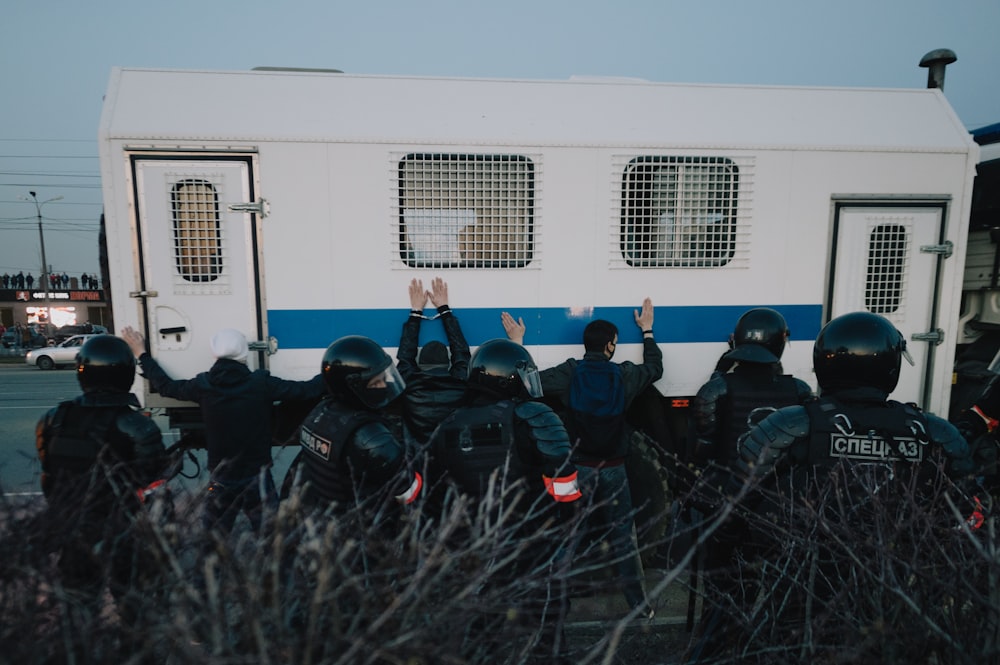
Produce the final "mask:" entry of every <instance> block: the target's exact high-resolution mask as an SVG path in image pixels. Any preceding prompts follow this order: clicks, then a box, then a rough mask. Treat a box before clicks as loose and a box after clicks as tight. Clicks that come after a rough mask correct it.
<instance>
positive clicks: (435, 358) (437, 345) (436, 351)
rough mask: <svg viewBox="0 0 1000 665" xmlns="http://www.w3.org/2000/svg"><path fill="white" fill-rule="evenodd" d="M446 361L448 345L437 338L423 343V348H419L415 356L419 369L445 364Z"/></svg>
mask: <svg viewBox="0 0 1000 665" xmlns="http://www.w3.org/2000/svg"><path fill="white" fill-rule="evenodd" d="M448 362H449V358H448V347H447V346H445V345H444V344H443V343H441V342H439V341H437V340H432V341H430V342H427V343H426V344H424V346H423V348H421V349H420V355H418V356H417V364H418V365H420V368H421V369H427V368H428V367H438V366H441V365H445V366H446V365H447V364H448Z"/></svg>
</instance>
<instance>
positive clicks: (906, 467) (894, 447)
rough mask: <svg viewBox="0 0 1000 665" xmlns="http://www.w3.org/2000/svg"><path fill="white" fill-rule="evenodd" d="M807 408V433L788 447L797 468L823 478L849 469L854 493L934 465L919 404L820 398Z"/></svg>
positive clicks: (864, 493) (800, 479)
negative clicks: (803, 437)
mask: <svg viewBox="0 0 1000 665" xmlns="http://www.w3.org/2000/svg"><path fill="white" fill-rule="evenodd" d="M806 410H807V413H808V414H809V437H808V439H804V440H803V442H802V443H800V444H796V445H794V446H793V447H792V448H791V450H790V451H789V452H790V454H791V459H792V462H793V464H794V465H795V467H796V468H797V469H799V470H805V469H810V468H811V469H813V470H814V471H815V472H816V474H817V475H818V476H820V477H823V476H824V475H828V474H829V473H830V472H831V471H833V470H834V469H835V468H840V469H844V470H847V471H849V477H848V478H849V482H851V483H853V484H854V489H853V490H852V493H854V494H857V495H858V496H859V497H862V496H870V495H871V494H873V493H875V492H876V491H878V490H879V489H881V488H883V487H885V486H886V485H887V484H888V483H892V484H893V485H894V486H896V485H898V484H899V483H900V482H908V481H909V480H910V479H911V478H913V476H914V474H917V473H920V472H921V471H925V470H931V469H933V468H934V463H933V461H931V460H930V459H929V458H930V454H931V449H932V446H931V442H930V437H929V435H928V425H927V419H926V417H925V416H924V414H923V412H922V411H921V410H920V409H918V408H917V407H916V406H913V405H911V404H901V403H900V402H896V401H892V400H889V401H886V402H881V403H873V404H856V403H854V404H843V403H840V402H834V401H833V400H831V399H823V398H821V399H818V400H815V401H813V402H810V403H809V404H807V405H806ZM798 476H799V477H798V478H796V480H795V481H793V484H795V485H797V486H798V485H800V484H802V483H803V482H804V481H805V477H804V476H803V475H802V474H798ZM799 489H800V490H804V489H805V488H804V487H799Z"/></svg>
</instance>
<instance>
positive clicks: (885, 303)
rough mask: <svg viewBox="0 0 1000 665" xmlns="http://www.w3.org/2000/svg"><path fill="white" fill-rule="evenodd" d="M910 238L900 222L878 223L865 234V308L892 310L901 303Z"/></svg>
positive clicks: (883, 311) (878, 312) (887, 312)
mask: <svg viewBox="0 0 1000 665" xmlns="http://www.w3.org/2000/svg"><path fill="white" fill-rule="evenodd" d="M909 244H910V238H909V233H907V229H906V227H905V226H904V225H902V224H896V223H893V224H877V225H875V226H874V227H873V228H872V231H871V234H870V235H869V238H868V272H867V276H866V278H865V309H867V310H868V311H869V312H873V313H875V314H892V313H894V312H896V311H897V310H899V308H900V306H901V305H902V298H903V287H904V285H905V282H906V267H907V250H908V249H909Z"/></svg>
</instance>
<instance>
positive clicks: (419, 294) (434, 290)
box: [410, 277, 448, 312]
mask: <svg viewBox="0 0 1000 665" xmlns="http://www.w3.org/2000/svg"><path fill="white" fill-rule="evenodd" d="M428 300H430V302H431V304H432V305H434V307H441V306H442V305H447V304H448V282H446V281H444V280H443V279H441V278H440V277H435V278H434V279H432V280H431V290H430V291H424V283H423V281H422V280H419V279H413V280H410V310H411V311H418V312H419V311H423V309H424V307H427V301H428Z"/></svg>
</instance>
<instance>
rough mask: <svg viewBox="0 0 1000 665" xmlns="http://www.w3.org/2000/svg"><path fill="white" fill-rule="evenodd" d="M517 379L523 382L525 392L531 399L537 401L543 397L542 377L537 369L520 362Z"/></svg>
mask: <svg viewBox="0 0 1000 665" xmlns="http://www.w3.org/2000/svg"><path fill="white" fill-rule="evenodd" d="M517 377H518V378H519V379H520V380H521V384H522V385H524V392H526V393H528V396H529V397H531V398H532V399H537V398H539V397H541V396H542V377H541V375H540V374H539V373H538V368H537V367H535V366H534V365H529V364H528V363H526V362H519V363H518V364H517Z"/></svg>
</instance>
